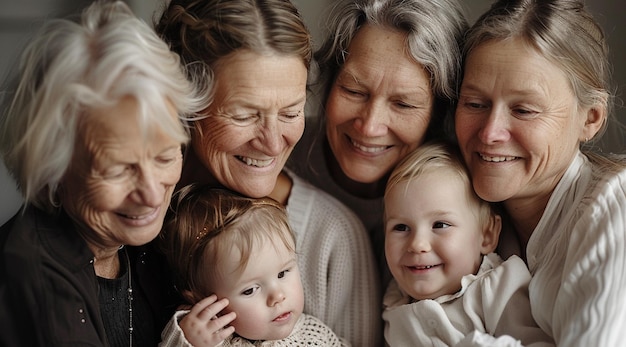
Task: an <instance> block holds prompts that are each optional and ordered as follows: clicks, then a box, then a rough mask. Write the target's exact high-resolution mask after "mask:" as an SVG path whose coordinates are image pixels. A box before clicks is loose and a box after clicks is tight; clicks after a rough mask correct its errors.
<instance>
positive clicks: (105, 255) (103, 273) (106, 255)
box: [89, 246, 120, 279]
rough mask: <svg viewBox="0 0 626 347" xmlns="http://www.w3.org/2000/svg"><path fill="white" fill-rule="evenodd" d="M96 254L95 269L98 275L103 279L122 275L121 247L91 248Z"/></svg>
mask: <svg viewBox="0 0 626 347" xmlns="http://www.w3.org/2000/svg"><path fill="white" fill-rule="evenodd" d="M89 249H91V251H92V252H93V254H94V259H93V260H94V262H93V268H94V270H95V272H96V275H97V276H99V277H102V278H109V279H112V278H117V277H118V276H119V274H120V258H119V255H118V252H119V249H120V247H119V246H117V247H113V248H110V247H109V248H100V247H94V246H89Z"/></svg>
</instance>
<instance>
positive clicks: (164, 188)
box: [59, 97, 182, 250]
mask: <svg viewBox="0 0 626 347" xmlns="http://www.w3.org/2000/svg"><path fill="white" fill-rule="evenodd" d="M170 106H171V105H170ZM169 111H170V113H171V115H172V117H173V118H175V117H176V116H177V115H176V111H175V110H174V108H173V107H170V108H169ZM81 127H82V128H81V129H80V130H81V131H80V135H81V136H80V137H79V138H78V139H77V140H76V150H75V153H74V157H73V159H72V166H71V167H70V168H69V171H68V172H67V173H66V175H65V176H64V178H63V180H62V183H61V187H60V189H59V191H60V196H61V204H62V206H63V208H64V210H65V211H66V212H67V213H68V214H69V215H70V216H71V217H72V218H73V219H74V220H76V221H77V222H78V223H79V224H81V228H80V230H81V233H82V235H83V237H84V238H85V239H86V240H87V243H88V244H89V246H90V248H91V249H92V250H95V249H103V248H115V249H117V247H119V246H120V245H142V244H145V243H147V242H149V241H151V240H153V239H154V238H155V237H156V236H157V235H158V234H159V232H160V230H161V226H162V224H163V218H164V216H165V212H166V211H167V207H168V205H169V203H170V199H171V197H172V192H173V191H174V186H175V185H176V183H177V182H178V179H179V178H180V172H181V167H182V153H181V143H180V142H178V141H176V140H174V139H172V138H171V137H170V136H167V135H166V134H165V133H163V132H162V131H160V130H159V129H154V128H153V129H150V130H148V133H147V135H146V136H145V137H144V136H143V130H142V129H141V128H140V126H139V122H138V109H137V102H136V101H135V100H134V99H132V98H129V97H127V98H124V99H122V100H121V101H120V102H119V103H118V104H117V105H115V106H113V107H108V108H102V109H96V110H92V111H91V114H90V115H89V116H88V117H86V120H85V121H84V123H83V124H82V125H81Z"/></svg>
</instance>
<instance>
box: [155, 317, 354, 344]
mask: <svg viewBox="0 0 626 347" xmlns="http://www.w3.org/2000/svg"><path fill="white" fill-rule="evenodd" d="M187 313H189V311H186V310H182V311H177V312H176V313H175V314H174V315H173V316H172V319H170V321H169V323H168V324H167V326H166V327H165V329H163V333H162V334H161V337H162V341H161V343H160V344H159V346H160V347H193V346H192V345H191V344H190V343H189V341H187V339H185V336H184V334H183V331H182V329H181V328H180V325H178V322H179V321H180V320H181V319H182V318H183V317H184V316H185V315H186V314H187ZM231 346H232V347H282V346H293V347H299V346H302V347H305V346H308V347H311V346H312V347H314V346H328V347H341V346H350V345H349V344H346V343H343V342H342V341H341V340H339V338H338V337H337V335H335V334H334V333H333V332H332V330H330V328H328V327H327V326H326V325H325V324H324V323H322V321H320V320H319V319H317V318H315V317H313V316H309V315H306V314H302V315H301V316H300V318H299V319H298V321H297V322H296V325H295V326H294V327H293V331H292V332H291V334H289V336H287V337H286V338H284V339H282V340H271V341H270V340H268V341H250V340H247V339H244V338H242V337H240V336H237V335H235V334H233V335H231V336H229V337H228V338H227V339H226V340H224V341H223V342H222V343H221V344H219V347H231Z"/></svg>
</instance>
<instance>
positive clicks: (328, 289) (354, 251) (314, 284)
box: [285, 170, 383, 347]
mask: <svg viewBox="0 0 626 347" xmlns="http://www.w3.org/2000/svg"><path fill="white" fill-rule="evenodd" d="M285 172H286V173H287V174H288V175H289V177H291V179H292V181H293V187H292V188H291V194H290V196H289V199H288V202H287V214H288V217H289V223H290V224H291V227H292V228H293V230H294V233H295V234H296V250H297V253H298V265H299V267H300V273H301V277H302V286H303V288H304V312H305V313H307V314H309V315H313V316H315V317H317V318H319V319H321V320H322V321H323V322H324V323H326V325H328V326H329V327H330V328H331V329H332V330H333V331H334V332H335V333H336V334H337V335H339V336H340V337H341V338H343V339H346V340H347V341H349V342H350V343H352V345H353V346H359V347H368V346H374V347H379V346H381V344H382V327H383V325H382V319H381V310H382V304H381V298H382V293H381V289H380V285H379V277H378V272H377V271H376V266H375V261H374V257H373V254H372V252H371V245H370V241H369V239H368V237H367V234H366V232H365V229H364V228H363V224H362V223H361V221H360V220H359V218H358V217H357V216H356V215H355V214H354V212H352V211H351V210H350V209H349V208H347V207H346V206H344V205H343V204H341V203H340V202H339V201H338V200H336V199H335V198H333V197H332V196H330V195H329V194H327V193H325V192H323V191H322V190H320V189H317V188H315V187H313V186H312V185H311V184H309V183H308V182H305V181H304V180H302V179H301V178H299V177H298V176H296V175H295V174H294V173H293V172H290V171H288V170H286V171H285Z"/></svg>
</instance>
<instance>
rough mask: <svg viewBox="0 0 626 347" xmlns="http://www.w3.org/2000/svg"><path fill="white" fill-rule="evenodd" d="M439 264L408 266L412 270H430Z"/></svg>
mask: <svg viewBox="0 0 626 347" xmlns="http://www.w3.org/2000/svg"><path fill="white" fill-rule="evenodd" d="M438 266H439V264H437V265H422V266H407V267H408V268H409V269H410V270H430V269H433V268H436V267H438Z"/></svg>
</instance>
